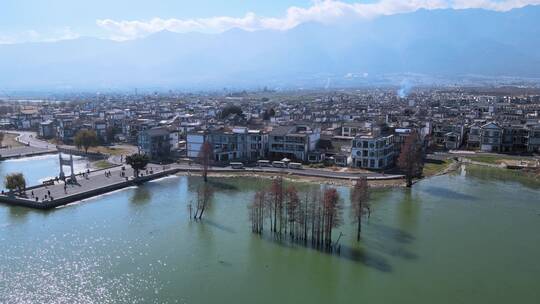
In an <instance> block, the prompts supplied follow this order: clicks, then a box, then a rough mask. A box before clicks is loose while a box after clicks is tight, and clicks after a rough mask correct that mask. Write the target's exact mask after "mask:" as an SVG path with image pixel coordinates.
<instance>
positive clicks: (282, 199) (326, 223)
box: [249, 178, 343, 249]
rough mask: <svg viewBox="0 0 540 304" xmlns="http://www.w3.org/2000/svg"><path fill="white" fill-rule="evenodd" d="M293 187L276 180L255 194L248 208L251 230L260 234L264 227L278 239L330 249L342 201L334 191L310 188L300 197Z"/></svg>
mask: <svg viewBox="0 0 540 304" xmlns="http://www.w3.org/2000/svg"><path fill="white" fill-rule="evenodd" d="M300 196H301V195H300V194H299V192H298V190H297V189H296V187H294V186H288V187H285V186H284V184H283V179H281V178H276V179H275V180H273V181H272V184H271V185H270V187H268V188H267V189H263V190H260V191H258V192H257V193H256V194H255V197H254V199H253V202H252V203H251V204H250V205H249V212H250V219H251V224H252V227H251V228H252V231H253V232H254V233H258V234H262V233H263V230H264V227H265V226H266V227H269V228H268V229H269V230H270V231H271V232H272V233H273V234H274V235H275V236H276V237H279V238H282V237H287V236H288V237H289V238H290V239H291V240H293V241H302V242H305V243H307V242H308V241H311V243H312V245H313V246H316V247H319V248H327V249H331V248H332V247H334V246H335V245H334V244H332V231H333V230H334V229H335V228H337V227H339V226H340V225H341V224H342V223H343V218H342V214H343V210H342V209H343V207H342V200H341V198H340V195H339V193H338V191H337V190H336V189H335V188H331V187H328V188H324V189H320V188H317V189H313V190H311V191H308V192H305V193H303V195H302V197H300Z"/></svg>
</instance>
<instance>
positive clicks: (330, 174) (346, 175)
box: [173, 164, 403, 180]
mask: <svg viewBox="0 0 540 304" xmlns="http://www.w3.org/2000/svg"><path fill="white" fill-rule="evenodd" d="M173 167H174V168H178V169H180V170H181V171H200V170H201V167H200V166H199V165H198V164H193V165H191V166H190V165H186V164H177V165H173ZM210 171H211V172H253V173H258V172H263V173H276V174H289V173H290V174H295V175H303V176H312V177H324V178H340V179H357V178H360V177H364V176H365V177H367V178H368V179H372V180H376V179H398V178H402V177H403V176H402V175H394V174H382V173H350V172H335V171H328V170H317V169H310V168H305V169H289V168H273V167H252V168H251V167H246V168H244V169H232V168H231V167H211V168H210Z"/></svg>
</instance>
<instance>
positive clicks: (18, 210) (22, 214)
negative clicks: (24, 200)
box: [8, 206, 33, 222]
mask: <svg viewBox="0 0 540 304" xmlns="http://www.w3.org/2000/svg"><path fill="white" fill-rule="evenodd" d="M8 210H9V217H10V218H11V219H12V220H15V221H17V222H24V221H26V217H27V215H28V214H29V213H30V212H31V211H33V209H30V208H26V207H19V206H9V207H8Z"/></svg>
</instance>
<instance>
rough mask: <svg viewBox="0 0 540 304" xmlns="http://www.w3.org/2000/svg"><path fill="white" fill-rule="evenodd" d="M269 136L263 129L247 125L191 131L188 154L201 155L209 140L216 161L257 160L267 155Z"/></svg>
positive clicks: (193, 156)
mask: <svg viewBox="0 0 540 304" xmlns="http://www.w3.org/2000/svg"><path fill="white" fill-rule="evenodd" d="M267 136H268V135H267V134H265V133H264V132H263V131H261V130H249V129H248V128H245V127H240V128H232V129H229V128H220V129H215V130H205V131H191V132H189V133H188V135H187V155H188V157H189V158H197V157H199V153H200V151H201V148H202V145H203V144H204V142H209V143H210V144H211V145H212V148H213V149H212V154H213V156H212V157H213V159H214V161H215V162H218V163H223V162H230V161H256V160H258V159H262V158H264V156H265V155H266V147H267V144H266V142H267Z"/></svg>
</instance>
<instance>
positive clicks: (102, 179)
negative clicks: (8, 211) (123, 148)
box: [0, 165, 178, 209]
mask: <svg viewBox="0 0 540 304" xmlns="http://www.w3.org/2000/svg"><path fill="white" fill-rule="evenodd" d="M176 172H178V169H177V168H172V167H170V166H160V165H149V166H148V170H143V171H142V172H141V173H140V176H139V178H136V179H135V178H134V177H133V170H132V169H131V168H129V166H125V169H124V170H123V169H122V166H117V167H113V168H110V169H106V170H97V171H93V172H90V173H89V174H81V175H77V177H76V178H77V182H76V183H68V184H64V182H62V181H54V182H53V183H51V184H49V185H45V184H43V185H37V186H33V187H29V188H27V189H26V191H25V192H23V193H22V195H21V194H19V193H18V192H15V193H13V194H7V193H6V194H3V195H0V201H1V202H4V203H7V204H11V205H19V206H25V207H30V208H37V209H50V208H55V207H58V206H62V205H66V204H69V203H72V202H75V201H79V200H82V199H85V198H89V197H93V196H96V195H100V194H104V193H107V192H111V191H114V190H118V189H122V188H125V187H129V186H132V185H137V184H138V183H143V182H146V181H149V180H152V179H156V178H160V177H163V176H167V175H171V174H175V173H176Z"/></svg>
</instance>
